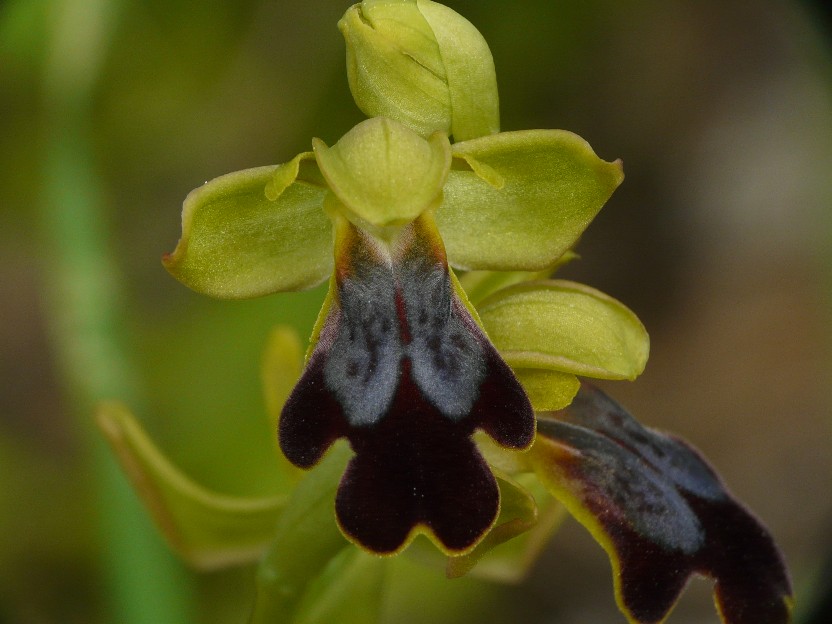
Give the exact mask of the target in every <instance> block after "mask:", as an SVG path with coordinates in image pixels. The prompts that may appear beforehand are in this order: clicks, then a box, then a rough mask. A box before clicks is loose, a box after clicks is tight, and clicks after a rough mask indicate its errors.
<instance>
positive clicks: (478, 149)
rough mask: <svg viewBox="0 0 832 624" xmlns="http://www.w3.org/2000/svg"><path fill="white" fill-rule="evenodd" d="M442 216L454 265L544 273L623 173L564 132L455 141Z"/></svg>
mask: <svg viewBox="0 0 832 624" xmlns="http://www.w3.org/2000/svg"><path fill="white" fill-rule="evenodd" d="M452 150H453V155H454V162H453V168H452V169H451V172H450V173H449V175H448V181H447V183H446V184H445V191H444V199H443V202H442V205H441V207H440V208H439V210H437V212H436V222H437V225H438V226H439V231H440V232H442V238H443V240H444V241H445V248H446V250H447V252H448V261H449V262H450V263H451V264H452V265H453V266H454V267H456V268H460V269H466V270H475V269H491V270H499V271H539V270H542V269H545V268H546V267H549V266H551V265H552V264H554V263H555V261H557V260H558V258H560V257H561V256H562V255H563V254H564V252H566V251H567V250H568V249H569V248H570V247H572V245H574V244H575V242H576V241H577V239H578V237H579V236H580V235H581V233H582V232H583V231H584V229H586V227H587V225H589V223H590V221H592V219H593V218H595V215H596V214H597V213H598V211H599V210H600V209H601V206H603V205H604V203H605V202H606V201H607V199H609V197H610V195H612V192H613V191H614V190H615V188H616V187H617V186H618V185H619V184H620V183H621V181H622V180H623V178H624V174H623V173H622V169H621V163H620V162H619V161H616V162H612V163H608V162H605V161H603V160H601V159H600V158H598V157H597V156H596V155H595V153H594V152H593V151H592V148H591V147H590V146H589V144H588V143H587V142H586V141H584V140H583V139H582V138H580V137H579V136H577V135H575V134H572V133H571V132H566V131H564V130H526V131H521V132H503V133H500V134H495V135H492V136H488V137H482V138H479V139H473V140H471V141H464V142H461V143H455V144H454V145H453V147H452Z"/></svg>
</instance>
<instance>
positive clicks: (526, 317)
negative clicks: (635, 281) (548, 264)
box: [478, 280, 650, 380]
mask: <svg viewBox="0 0 832 624" xmlns="http://www.w3.org/2000/svg"><path fill="white" fill-rule="evenodd" d="M478 310H479V313H480V319H481V320H482V322H483V325H484V326H485V328H486V331H487V332H488V336H489V338H491V341H492V342H493V343H494V345H495V346H496V347H497V349H499V351H500V353H501V355H502V356H503V358H504V359H505V361H506V362H507V363H508V364H509V365H510V366H512V368H515V369H518V368H540V369H546V370H554V371H561V372H564V373H571V374H573V375H583V376H587V377H596V378H600V379H630V380H632V379H635V378H636V377H637V376H638V375H639V374H641V372H642V371H643V370H644V366H645V364H646V363H647V356H648V354H649V351H650V340H649V337H648V335H647V331H646V330H645V329H644V326H643V325H642V324H641V322H640V321H639V320H638V317H636V315H635V314H634V313H633V312H632V311H631V310H630V309H629V308H627V307H626V306H624V304H622V303H620V302H619V301H617V300H615V299H613V298H612V297H610V296H608V295H605V294H603V293H601V292H599V291H597V290H595V289H594V288H590V287H588V286H584V285H582V284H576V283H574V282H568V281H564V280H545V281H540V282H527V283H523V284H518V285H516V286H512V287H510V288H506V289H503V290H501V291H499V292H497V293H495V294H493V295H491V296H490V297H488V298H487V299H486V300H485V301H483V302H482V303H481V304H480V305H479V306H478Z"/></svg>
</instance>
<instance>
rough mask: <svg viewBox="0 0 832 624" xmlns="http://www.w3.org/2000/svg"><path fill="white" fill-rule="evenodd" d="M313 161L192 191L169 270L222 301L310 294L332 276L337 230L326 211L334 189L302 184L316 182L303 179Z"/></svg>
mask: <svg viewBox="0 0 832 624" xmlns="http://www.w3.org/2000/svg"><path fill="white" fill-rule="evenodd" d="M308 158H309V155H308V154H300V155H299V156H298V157H296V158H295V159H294V160H292V161H290V162H289V163H286V164H285V165H278V166H271V167H258V168H255V169H246V170H244V171H237V172H234V173H229V174H227V175H224V176H220V177H219V178H215V179H214V180H211V181H210V182H206V183H205V184H204V185H202V186H201V187H199V188H197V189H195V190H193V191H191V193H190V194H189V195H188V197H187V198H186V199H185V203H184V207H183V210H182V238H181V239H180V240H179V244H178V245H177V246H176V249H175V250H174V251H173V253H171V254H168V255H166V256H165V257H164V258H163V263H164V265H165V268H167V270H168V271H170V273H171V274H172V275H173V276H174V277H175V278H176V279H178V280H179V281H180V282H182V283H183V284H185V285H186V286H188V287H189V288H192V289H193V290H195V291H197V292H200V293H204V294H207V295H211V296H214V297H219V298H222V299H244V298H247V297H256V296H259V295H265V294H270V293H274V292H279V291H287V290H303V289H305V288H311V287H312V286H315V285H316V284H319V283H320V282H322V281H323V280H324V279H326V278H327V276H328V275H329V274H330V273H331V272H332V226H331V224H330V222H329V219H328V218H327V216H326V215H325V214H324V212H323V210H322V206H323V200H324V196H325V195H326V192H327V190H326V188H325V187H322V186H319V185H318V184H315V183H314V182H309V181H307V180H304V179H302V178H303V177H309V178H310V179H314V177H315V176H314V175H309V176H301V175H300V173H302V172H303V171H304V169H307V170H308V169H309V164H310V163H306V164H305V165H301V160H302V159H308ZM299 172H300V173H299ZM267 193H268V195H269V197H272V198H274V199H273V200H272V199H269V197H267Z"/></svg>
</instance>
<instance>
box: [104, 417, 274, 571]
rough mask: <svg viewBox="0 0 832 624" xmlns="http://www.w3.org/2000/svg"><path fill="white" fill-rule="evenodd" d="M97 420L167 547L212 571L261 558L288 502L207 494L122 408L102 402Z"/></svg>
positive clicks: (191, 562) (193, 564)
mask: <svg viewBox="0 0 832 624" xmlns="http://www.w3.org/2000/svg"><path fill="white" fill-rule="evenodd" d="M97 419H98V425H99V427H100V428H101V430H102V432H103V433H104V435H105V436H106V438H107V441H108V442H109V443H110V446H111V448H112V449H113V451H114V452H115V454H116V456H117V457H118V459H119V461H120V462H121V465H122V468H123V469H124V471H125V472H126V473H127V476H128V477H129V478H130V480H131V481H132V482H133V486H134V487H135V488H136V490H137V491H138V493H139V495H140V496H141V497H142V499H143V501H144V504H145V505H146V506H147V508H148V510H149V511H150V513H151V515H152V516H153V519H154V520H155V521H156V524H157V525H158V526H159V529H160V530H161V532H162V534H163V535H164V536H165V539H166V540H167V542H168V544H169V545H170V547H171V548H173V550H175V551H176V552H177V553H178V554H179V555H180V556H181V557H182V558H183V559H184V560H185V561H186V562H187V563H189V564H190V565H192V566H194V567H195V568H199V569H202V570H213V569H218V568H223V567H228V566H232V565H239V564H244V563H249V562H252V561H255V560H256V559H257V558H258V557H260V555H261V554H262V553H263V551H264V550H265V549H266V547H267V546H268V544H269V543H270V542H271V540H272V538H273V536H274V527H275V523H276V522H277V520H278V518H279V517H280V514H281V512H282V511H283V509H284V507H285V503H286V498H285V497H282V496H281V497H274V498H261V499H252V498H240V497H233V496H224V495H220V494H216V493H214V492H211V491H209V490H206V489H205V488H203V487H201V486H199V485H197V484H196V483H194V482H193V481H191V480H190V479H189V478H188V477H187V476H185V475H184V474H183V473H182V472H180V471H179V470H177V469H176V467H174V466H173V465H172V464H171V463H170V461H169V460H168V459H167V458H166V457H165V456H164V455H163V454H162V452H161V451H160V450H159V449H158V448H157V447H156V446H155V445H154V444H153V442H152V441H151V440H150V438H149V437H148V436H147V434H146V433H145V432H144V430H143V429H142V427H141V425H139V423H138V422H137V421H136V420H135V418H133V416H132V415H131V414H130V412H129V411H128V410H127V408H125V407H124V406H123V405H121V404H118V403H102V404H101V405H100V406H99V408H98V413H97Z"/></svg>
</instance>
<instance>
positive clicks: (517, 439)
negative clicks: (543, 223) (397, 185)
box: [279, 213, 535, 554]
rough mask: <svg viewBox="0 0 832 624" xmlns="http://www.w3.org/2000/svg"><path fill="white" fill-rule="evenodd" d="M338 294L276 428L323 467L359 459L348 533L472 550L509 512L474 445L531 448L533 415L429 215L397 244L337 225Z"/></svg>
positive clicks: (293, 448) (381, 546) (343, 492)
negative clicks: (340, 456) (464, 297)
mask: <svg viewBox="0 0 832 624" xmlns="http://www.w3.org/2000/svg"><path fill="white" fill-rule="evenodd" d="M336 230H337V233H336V272H335V278H334V286H333V289H334V296H333V297H332V303H331V305H330V307H329V309H328V310H327V311H326V316H325V319H324V320H323V325H322V328H321V330H320V334H319V336H318V339H317V343H316V346H315V348H314V350H313V351H312V353H311V355H310V358H309V362H308V364H307V367H306V369H305V371H304V373H303V375H302V376H301V379H300V381H299V382H298V384H297V386H296V387H295V389H294V391H293V392H292V394H291V395H290V396H289V398H288V400H287V402H286V405H285V407H284V408H283V413H282V415H281V418H280V425H279V439H280V446H281V449H282V450H283V452H284V453H285V455H286V457H288V458H289V460H290V461H292V462H293V463H295V464H296V465H298V466H301V467H304V468H308V467H310V466H312V465H314V464H316V463H317V462H318V461H319V460H320V459H321V458H322V456H323V454H324V452H325V451H326V450H327V448H328V447H329V445H330V444H332V443H333V442H334V441H335V440H336V439H337V438H339V437H342V436H343V437H346V438H348V439H349V441H350V445H351V446H352V449H353V451H354V452H355V457H354V458H353V459H352V460H351V461H350V463H349V465H348V467H347V470H346V472H345V473H344V476H343V478H342V481H341V485H340V487H339V490H338V495H337V498H336V506H335V507H336V513H337V517H338V522H339V525H340V526H341V528H342V530H343V531H344V533H345V535H346V536H347V537H348V538H350V539H352V540H353V541H355V542H357V543H359V544H360V545H362V546H363V547H365V548H367V549H369V550H371V551H373V552H376V553H381V554H390V553H394V552H398V551H399V550H401V549H402V548H404V547H405V546H406V545H407V544H408V543H409V541H410V539H411V538H412V537H413V536H414V535H415V534H416V533H417V532H423V533H427V534H428V535H431V536H433V537H434V538H435V539H436V540H438V542H439V544H440V545H441V547H442V548H443V550H445V551H447V552H449V553H451V552H454V553H461V552H465V551H468V550H470V549H471V548H472V547H473V546H474V545H476V543H477V542H478V541H479V540H480V539H481V538H482V536H483V535H484V534H485V533H486V532H487V531H488V529H490V528H491V526H492V525H493V523H494V522H495V520H496V517H497V513H498V509H499V493H498V489H497V482H496V480H495V478H494V476H493V475H492V473H491V471H490V470H489V468H488V465H487V464H486V462H485V460H484V459H483V458H482V456H481V455H480V453H479V452H478V450H477V448H476V445H475V444H474V442H473V440H472V439H471V435H472V434H473V433H474V431H475V429H482V430H484V431H485V432H486V433H488V434H489V435H490V436H491V437H492V438H493V439H494V440H495V441H496V442H497V443H498V444H500V445H502V446H504V447H507V448H513V449H522V448H527V447H529V446H530V445H531V443H532V441H533V439H534V428H535V419H534V414H533V412H532V407H531V405H530V403H529V401H528V399H527V398H526V395H525V393H524V392H523V390H522V388H521V387H520V385H519V383H518V382H517V380H516V379H515V377H514V375H513V374H512V372H511V370H510V369H509V368H508V366H507V365H506V364H505V363H504V362H503V361H502V359H501V358H500V356H499V355H498V354H497V352H496V350H495V349H494V347H493V346H492V345H491V343H490V342H489V341H488V339H487V338H486V337H485V335H484V334H483V332H482V330H481V329H480V328H479V326H478V325H477V323H476V322H475V321H474V319H473V318H472V317H471V312H470V311H469V310H468V309H467V308H466V306H465V305H464V304H463V303H462V301H461V300H460V299H459V297H458V295H457V294H456V292H455V290H454V286H453V282H452V281H451V277H450V273H449V269H448V265H447V261H446V260H445V255H444V249H443V247H442V242H441V239H440V238H439V236H438V233H437V232H436V229H435V226H434V225H433V219H432V218H431V216H430V214H429V213H426V214H423V215H422V216H421V217H419V218H418V219H417V220H416V221H415V222H414V223H413V224H412V225H411V226H409V227H407V228H405V229H404V230H403V231H402V232H401V233H400V234H399V236H398V237H397V238H396V239H395V240H394V241H392V242H391V243H386V242H385V241H382V240H380V239H377V238H375V237H373V236H372V235H370V234H369V233H367V232H362V231H361V230H359V229H357V228H355V227H354V226H353V225H352V224H350V223H349V222H348V221H346V220H345V219H340V220H339V221H337V225H336Z"/></svg>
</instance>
